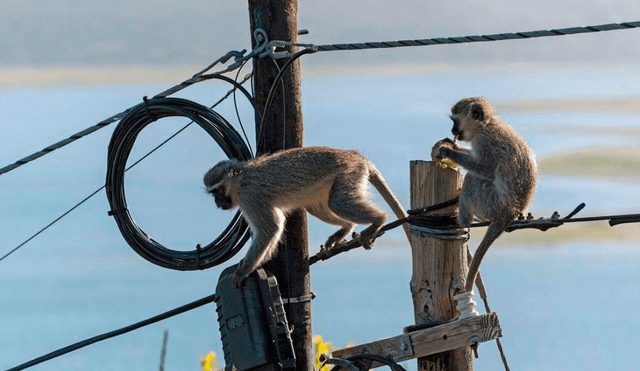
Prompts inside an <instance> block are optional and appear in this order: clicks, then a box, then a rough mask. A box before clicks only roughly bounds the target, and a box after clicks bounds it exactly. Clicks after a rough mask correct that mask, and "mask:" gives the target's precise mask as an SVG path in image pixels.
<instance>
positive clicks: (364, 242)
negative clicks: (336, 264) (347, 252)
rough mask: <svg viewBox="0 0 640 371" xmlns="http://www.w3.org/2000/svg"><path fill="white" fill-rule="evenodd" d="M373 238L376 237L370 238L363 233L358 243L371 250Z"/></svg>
mask: <svg viewBox="0 0 640 371" xmlns="http://www.w3.org/2000/svg"><path fill="white" fill-rule="evenodd" d="M375 240H376V239H375V238H372V236H366V235H365V234H362V235H360V243H361V244H362V247H364V248H365V249H366V250H371V249H372V248H373V241H375Z"/></svg>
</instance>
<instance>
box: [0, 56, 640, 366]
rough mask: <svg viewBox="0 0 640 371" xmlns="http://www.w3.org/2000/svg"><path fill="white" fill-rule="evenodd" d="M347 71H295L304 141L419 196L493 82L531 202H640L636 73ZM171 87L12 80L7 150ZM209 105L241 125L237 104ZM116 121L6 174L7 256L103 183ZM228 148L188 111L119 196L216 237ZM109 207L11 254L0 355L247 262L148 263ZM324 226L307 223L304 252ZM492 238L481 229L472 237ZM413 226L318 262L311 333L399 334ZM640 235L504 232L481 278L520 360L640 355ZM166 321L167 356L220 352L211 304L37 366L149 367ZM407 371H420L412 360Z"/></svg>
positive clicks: (154, 133)
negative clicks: (345, 152)
mask: <svg viewBox="0 0 640 371" xmlns="http://www.w3.org/2000/svg"><path fill="white" fill-rule="evenodd" d="M335 72H340V71H326V70H319V69H312V68H309V69H303V90H302V91H303V114H304V123H305V145H308V146H309V145H328V146H334V147H340V148H356V149H359V150H360V151H362V152H363V153H364V154H365V155H367V156H368V157H369V158H371V160H372V161H373V162H374V163H375V164H376V165H377V166H378V167H379V168H380V170H381V171H382V173H383V174H384V175H385V177H386V178H387V180H388V182H389V183H390V185H391V187H392V188H393V189H394V190H395V192H396V193H397V194H398V196H399V198H400V200H401V201H402V202H403V203H404V204H405V205H406V206H407V207H408V205H409V161H410V160H415V159H423V160H429V158H428V156H429V153H430V149H431V146H432V145H433V143H434V142H435V141H436V140H438V139H441V138H443V137H445V136H449V135H450V131H449V130H450V120H449V119H448V113H449V109H450V107H451V105H452V104H454V103H455V102H456V101H457V100H458V99H460V98H462V97H466V96H475V95H482V96H485V97H487V98H488V99H489V100H490V101H491V102H493V103H494V104H495V105H496V107H497V108H498V110H499V112H500V114H501V116H502V118H503V119H505V120H506V121H507V122H509V123H511V124H512V126H513V127H514V128H515V129H516V130H517V131H518V132H520V133H521V135H522V136H523V137H524V138H525V139H526V140H527V141H528V142H529V144H530V145H531V147H532V148H533V150H534V152H535V153H536V156H537V159H538V161H539V164H540V167H541V175H540V179H539V182H538V190H537V193H536V196H535V199H534V202H533V205H532V208H531V211H532V212H533V214H534V215H535V216H536V217H539V216H550V215H551V214H552V213H553V212H554V211H558V212H559V213H560V214H561V215H566V214H567V213H568V212H570V211H571V210H573V208H574V207H575V206H577V205H578V204H579V203H580V202H585V203H586V204H587V207H586V208H585V210H584V211H583V212H582V213H581V214H580V215H582V216H586V215H603V214H625V213H638V212H640V196H638V183H639V181H640V173H639V172H638V170H640V149H639V148H638V141H639V140H640V129H639V126H638V120H639V116H638V112H639V111H640V108H638V107H639V106H638V99H639V98H638V87H639V86H640V78H639V77H638V74H639V73H640V71H639V70H638V69H637V68H627V67H625V66H621V67H612V66H611V65H598V64H592V65H584V64H583V65H581V67H580V68H578V69H576V68H574V67H571V66H562V65H558V66H544V67H541V66H539V65H534V64H520V65H491V66H487V67H486V68H482V69H470V68H469V69H467V68H448V67H446V66H438V67H433V69H430V68H427V67H425V68H422V69H421V70H419V71H418V72H415V71H414V72H411V69H403V68H395V67H389V68H388V69H378V70H375V71H359V72H355V73H354V72H353V71H351V73H349V74H344V73H342V74H341V73H335ZM186 77H187V75H185V76H175V79H171V81H174V82H175V83H177V82H179V81H181V80H182V79H184V78H186ZM171 85H173V83H162V84H160V83H158V84H155V83H146V84H143V83H140V84H107V83H101V84H89V85H84V84H78V85H52V86H33V87H28V86H27V87H3V88H2V89H1V90H0V138H2V139H1V143H2V144H1V145H0V165H1V166H4V165H6V164H9V163H12V162H13V161H16V160H17V159H19V158H21V157H23V156H26V155H28V154H30V153H31V152H34V151H36V150H39V149H41V148H44V147H45V146H47V145H49V144H51V143H53V142H56V141H58V140H60V139H62V138H65V137H67V136H69V135H70V134H72V133H75V132H77V131H79V130H81V129H84V128H85V127H87V126H90V125H93V124H95V123H97V122H98V121H100V120H102V119H104V118H106V117H109V116H111V115H113V114H115V113H117V112H120V111H122V110H123V109H125V108H127V107H129V106H132V105H134V104H136V103H138V102H140V101H141V99H142V97H143V96H145V95H148V96H152V95H154V94H155V93H157V92H159V91H161V90H164V89H165V88H167V87H168V86H171ZM228 89H229V87H228V86H226V85H223V84H222V83H219V82H207V83H203V84H200V85H198V86H196V87H193V88H190V89H188V90H186V91H184V92H182V93H180V94H178V96H181V97H185V98H188V99H192V100H196V101H198V102H200V103H203V104H207V105H210V104H212V103H213V102H215V101H217V99H218V98H219V97H220V96H221V95H222V94H224V93H225V92H226V91H227V90H228ZM237 101H238V104H239V112H240V117H241V119H242V122H243V123H244V125H245V127H246V129H247V132H248V134H249V136H250V141H251V142H252V143H253V136H252V133H253V124H252V118H253V116H252V113H251V111H250V109H249V106H248V104H247V103H246V102H245V101H243V98H242V97H240V96H238V99H237ZM216 110H217V111H218V112H220V113H221V114H222V115H223V116H225V118H227V119H228V120H229V121H231V122H232V123H233V124H234V125H236V127H238V118H236V115H235V110H234V106H233V100H232V99H228V100H227V101H225V102H224V103H223V104H222V105H221V106H220V107H219V108H217V109H216ZM185 123H186V121H184V120H181V119H175V120H173V119H172V120H161V121H160V122H158V123H156V124H153V125H151V126H150V127H148V128H146V129H145V130H144V131H143V133H142V134H141V135H140V137H139V139H138V142H137V143H136V146H135V147H134V151H133V152H132V155H131V157H130V162H133V161H135V160H136V159H137V158H139V157H140V156H141V155H142V154H144V153H146V151H148V150H149V149H151V148H153V146H155V145H156V144H158V143H159V142H161V141H162V140H164V139H165V138H166V137H168V136H169V135H171V134H172V133H173V132H175V131H176V130H177V129H178V128H180V127H181V126H182V125H184V124H185ZM114 126H115V124H112V125H111V126H110V127H108V128H106V129H103V130H101V131H100V132H98V133H95V134H93V135H91V136H89V137H87V138H84V139H82V140H80V141H78V142H76V143H74V144H71V145H70V146H68V147H66V148H64V149H61V150H59V151H56V152H54V153H52V154H50V155H48V156H46V157H44V158H42V159H40V160H37V161H36V162H34V163H31V164H28V165H25V166H23V167H22V168H20V169H18V170H15V171H13V172H12V173H9V174H5V175H2V176H1V177H0V236H2V239H1V241H2V242H1V243H0V255H4V253H6V252H8V251H10V250H11V249H13V248H14V247H15V246H17V245H18V244H20V243H21V242H22V241H23V240H25V239H26V238H28V237H29V236H30V235H31V234H32V233H34V232H35V231H37V230H38V229H40V228H42V227H43V226H45V225H46V224H47V223H49V222H50V221H51V220H53V219H54V218H55V217H57V216H58V215H60V214H61V213H62V212H64V211H66V210H67V209H68V208H70V207H71V206H73V205H74V204H75V203H76V202H78V201H80V200H81V199H82V198H84V197H86V196H87V195H89V194H90V193H91V192H93V191H94V190H96V189H97V188H99V187H100V186H101V185H103V184H104V179H105V174H106V156H107V145H108V142H109V138H110V135H111V132H112V130H113V127H114ZM222 158H223V154H222V152H221V150H220V149H219V148H218V147H217V146H216V144H215V143H214V142H213V141H212V140H211V139H210V138H209V137H208V136H207V135H206V133H204V131H202V130H201V129H200V128H199V127H196V126H192V127H190V128H189V129H188V130H186V131H185V132H183V133H182V134H180V135H179V136H178V137H176V138H175V139H174V140H172V141H171V142H169V144H168V145H166V146H165V147H163V148H162V149H161V150H160V151H158V152H157V153H155V154H154V155H153V156H151V157H150V158H148V159H147V160H145V161H144V162H143V163H141V164H140V165H139V166H137V167H136V168H135V169H133V170H132V171H131V172H129V173H128V175H127V179H126V192H127V201H128V204H129V207H130V210H131V212H132V215H133V217H134V218H135V219H136V221H137V222H138V224H139V225H140V226H141V227H142V228H143V229H144V230H145V231H146V232H147V233H148V234H150V235H151V236H152V237H153V238H154V239H155V240H157V241H159V242H160V243H162V244H163V245H165V246H167V247H170V248H173V249H185V250H186V249H189V250H190V249H193V248H194V246H195V245H196V244H197V243H208V242H209V241H211V240H213V239H214V238H215V237H216V236H217V235H218V233H219V232H220V231H221V230H222V229H223V227H224V226H225V225H226V223H227V222H228V220H230V218H231V216H232V215H233V214H232V213H228V212H223V211H220V210H217V209H215V207H214V204H213V202H212V200H211V199H210V198H209V197H207V196H206V195H205V192H204V190H203V187H202V183H201V182H202V180H201V177H202V174H203V173H204V172H205V171H206V170H207V169H208V168H209V167H210V166H212V165H213V164H215V163H216V162H217V161H219V160H220V159H222ZM377 199H378V200H380V199H379V198H377ZM108 210H109V207H108V203H107V200H106V197H105V194H104V192H101V193H99V194H98V195H96V196H95V197H94V198H92V199H91V200H89V201H88V202H87V203H85V204H84V205H82V206H81V207H80V208H78V209H77V210H76V211H74V212H73V213H72V214H70V215H69V216H67V217H66V218H64V219H63V220H62V221H61V222H59V223H57V224H55V225H54V226H53V227H51V228H50V229H49V230H47V231H46V232H44V233H43V234H42V235H40V236H38V237H37V238H35V239H34V240H33V241H31V242H30V243H29V244H27V245H25V246H24V247H22V248H21V249H20V250H18V251H17V252H15V253H14V254H13V255H11V256H10V257H8V258H7V259H5V260H4V261H2V262H0V369H7V368H10V367H13V366H15V365H18V364H20V363H23V362H26V361H28V360H30V359H32V358H35V357H38V356H40V355H43V354H45V353H48V352H50V351H53V350H55V349H57V348H60V347H63V346H66V345H68V344H70V343H73V342H76V341H79V340H83V339H85V338H89V337H92V336H94V335H97V334H100V333H103V332H107V331H111V330H113V329H116V328H119V327H122V326H125V325H129V324H131V323H134V322H137V321H139V320H142V319H146V318H148V317H151V316H153V315H155V314H158V313H161V312H163V311H166V310H169V309H172V308H174V307H177V306H179V305H182V304H185V303H187V302H190V301H193V300H196V299H198V298H201V297H203V296H206V295H209V294H211V293H212V292H213V291H214V290H215V285H216V283H217V279H218V276H219V274H220V272H221V270H222V269H223V268H225V267H226V266H228V265H230V264H233V263H235V262H236V261H237V260H238V259H239V258H240V257H241V256H237V257H236V258H234V259H232V261H230V262H228V263H225V264H223V265H222V266H219V267H215V268H212V269H209V270H206V271H202V272H177V271H170V270H166V269H163V268H160V267H156V266H154V265H152V264H150V263H148V262H146V261H145V260H143V259H142V258H141V257H139V256H138V255H136V254H135V253H134V252H133V250H131V249H130V248H129V247H128V245H127V244H126V242H125V241H124V239H123V238H122V237H121V235H120V233H119V231H118V229H117V226H116V224H115V222H114V221H113V219H112V218H111V217H109V216H108V215H107V211H108ZM331 230H332V227H327V226H325V225H322V224H320V223H319V222H317V221H316V220H314V219H313V218H312V217H310V218H309V237H310V242H311V247H310V249H311V252H312V253H314V252H316V251H317V250H318V248H319V245H320V243H322V242H323V241H324V238H325V237H326V235H327V234H328V233H330V232H331ZM482 233H483V231H480V230H474V231H473V239H472V240H471V247H472V249H473V248H475V246H477V243H478V241H479V238H480V237H481V236H482ZM402 238H403V235H402V234H401V233H399V232H398V231H394V232H393V233H388V234H387V235H385V236H384V237H383V238H382V239H380V240H378V241H377V242H376V247H375V249H374V250H372V251H353V252H349V253H346V254H343V255H341V256H338V257H336V258H333V259H332V260H330V261H328V262H321V263H318V264H316V265H315V266H313V267H312V270H311V274H312V278H311V280H312V290H313V291H314V292H315V294H316V295H317V298H316V299H315V300H314V301H313V306H312V307H313V312H312V314H313V329H314V333H316V334H321V335H322V336H323V338H324V339H325V340H328V341H331V342H332V343H333V344H334V345H335V346H342V345H344V344H346V343H348V342H353V343H355V344H359V343H363V342H368V341H372V340H375V339H378V338H382V337H388V336H393V335H397V334H399V333H400V332H401V330H402V328H403V327H404V326H406V325H408V324H411V323H413V308H412V302H411V297H410V292H409V280H410V277H411V254H410V250H409V247H408V243H406V241H403V239H402ZM639 238H640V233H639V230H638V225H637V224H636V225H621V226H617V227H614V228H610V227H608V226H607V225H606V223H590V224H583V225H579V226H578V225H571V226H565V227H562V228H558V229H555V230H550V231H548V232H546V233H542V232H538V231H533V232H531V231H527V232H514V233H511V234H509V235H507V236H505V237H504V238H502V239H501V240H500V241H499V243H498V244H497V245H496V246H495V247H494V248H493V249H492V250H491V251H490V252H489V254H488V256H487V257H486V258H485V260H484V263H483V267H482V274H483V277H484V281H485V284H486V286H487V290H488V293H489V300H490V302H491V306H492V310H494V311H496V312H498V314H499V318H500V323H501V325H502V330H503V335H504V338H503V343H504V347H505V350H506V353H507V357H508V358H509V361H510V364H511V366H512V369H517V370H540V369H549V370H553V369H558V370H560V369H562V370H603V369H610V370H635V369H636V368H637V364H638V362H640V356H639V354H640V353H638V351H637V349H638V347H639V346H640V340H639V339H640V337H639V336H638V335H640V316H638V313H640V280H639V279H638V272H640V248H639V246H638V241H639ZM243 254H244V250H243V251H242V252H241V253H240V254H239V255H243ZM164 329H168V330H169V343H168V349H167V357H166V366H165V370H198V369H199V360H200V356H201V355H204V354H206V353H207V352H208V351H211V350H212V351H214V352H216V353H217V354H218V355H219V356H220V358H221V357H222V349H221V343H220V339H219V337H220V335H219V332H218V324H217V321H216V313H215V305H213V304H211V305H208V306H205V307H202V308H199V309H197V310H193V311H191V312H188V313H186V314H182V315H179V316H177V317H174V318H171V319H169V320H166V321H163V322H161V323H158V324H155V325H152V326H149V327H146V328H144V329H141V330H137V331H135V332H132V333H129V334H126V335H123V336H120V337H117V338H114V339H111V340H107V341H105V342H102V343H98V344H95V345H92V346H90V347H87V348H84V349H81V350H79V351H76V352H74V353H71V354H69V355H65V356H62V357H60V358H58V359H56V360H53V361H50V362H47V363H45V364H42V365H39V366H36V367H33V368H32V369H33V370H86V369H95V370H114V369H118V370H151V369H155V368H157V365H158V363H159V359H160V347H161V344H162V332H163V330H164ZM479 351H480V358H479V359H477V360H475V365H476V369H478V370H487V369H499V368H500V367H501V363H500V358H499V356H498V354H497V351H496V349H495V345H494V344H493V343H483V344H482V345H481V346H480V348H479ZM405 366H406V367H408V368H409V369H415V361H412V362H407V363H405Z"/></svg>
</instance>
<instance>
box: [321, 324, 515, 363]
mask: <svg viewBox="0 0 640 371" xmlns="http://www.w3.org/2000/svg"><path fill="white" fill-rule="evenodd" d="M499 337H502V329H501V328H500V323H499V322H498V315H497V314H496V313H495V312H493V313H488V314H483V315H479V316H473V317H469V318H465V319H461V320H457V321H454V322H449V323H445V324H443V325H439V326H435V327H431V328H427V329H422V330H418V331H413V332H409V333H407V334H403V335H398V336H394V337H390V338H386V339H381V340H377V341H374V342H371V343H367V344H362V345H357V346H354V347H351V348H344V349H339V350H336V351H333V352H331V353H330V354H326V355H324V356H325V357H328V358H340V359H347V358H349V357H351V356H354V355H358V354H374V355H379V356H382V357H385V358H387V359H389V360H393V361H394V362H402V361H406V360H409V359H413V358H418V357H425V356H428V355H432V354H436V353H441V352H446V351H449V350H453V349H458V348H462V347H467V346H472V345H475V344H478V343H481V342H484V341H488V340H493V339H496V338H499ZM380 366H384V364H382V363H379V362H374V363H373V364H372V366H371V368H375V367H380Z"/></svg>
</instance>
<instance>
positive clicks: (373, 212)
mask: <svg viewBox="0 0 640 371" xmlns="http://www.w3.org/2000/svg"><path fill="white" fill-rule="evenodd" d="M345 183H347V184H346V185H342V184H339V183H338V182H336V183H335V184H334V186H333V188H332V190H331V194H330V195H329V209H330V210H331V211H333V212H334V213H335V214H336V215H337V216H339V217H340V218H343V219H346V220H348V221H350V222H353V223H356V224H371V225H370V226H369V227H368V228H366V229H365V230H363V231H362V233H360V241H361V242H362V246H364V248H365V249H371V248H372V247H373V240H375V239H376V237H377V236H378V232H379V231H380V228H381V227H382V225H383V224H384V222H385V221H386V220H387V214H386V213H385V212H384V211H382V210H380V209H379V208H378V207H377V206H375V205H374V204H373V203H371V202H370V201H369V200H367V199H366V198H365V194H364V190H363V188H364V186H360V187H358V185H353V184H349V183H348V182H345Z"/></svg>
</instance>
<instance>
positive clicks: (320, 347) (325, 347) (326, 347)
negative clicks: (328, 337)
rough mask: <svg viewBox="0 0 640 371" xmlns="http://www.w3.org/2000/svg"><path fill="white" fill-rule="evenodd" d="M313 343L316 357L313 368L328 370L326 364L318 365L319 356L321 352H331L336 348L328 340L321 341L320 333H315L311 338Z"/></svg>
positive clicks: (321, 370) (319, 363)
mask: <svg viewBox="0 0 640 371" xmlns="http://www.w3.org/2000/svg"><path fill="white" fill-rule="evenodd" d="M313 345H314V348H315V351H316V358H315V362H314V366H315V369H316V370H319V371H328V369H329V368H328V367H327V366H324V367H322V368H320V365H321V362H320V356H321V355H322V354H323V353H327V352H332V351H334V350H336V349H335V348H334V347H333V345H332V344H331V343H330V342H326V343H325V342H324V341H322V336H320V335H316V336H315V337H314V338H313Z"/></svg>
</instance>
